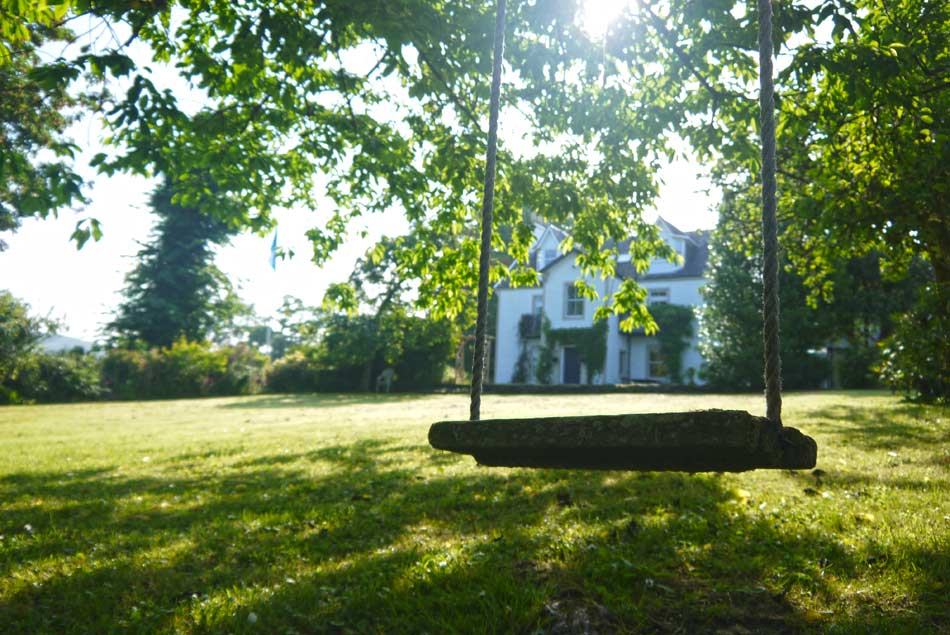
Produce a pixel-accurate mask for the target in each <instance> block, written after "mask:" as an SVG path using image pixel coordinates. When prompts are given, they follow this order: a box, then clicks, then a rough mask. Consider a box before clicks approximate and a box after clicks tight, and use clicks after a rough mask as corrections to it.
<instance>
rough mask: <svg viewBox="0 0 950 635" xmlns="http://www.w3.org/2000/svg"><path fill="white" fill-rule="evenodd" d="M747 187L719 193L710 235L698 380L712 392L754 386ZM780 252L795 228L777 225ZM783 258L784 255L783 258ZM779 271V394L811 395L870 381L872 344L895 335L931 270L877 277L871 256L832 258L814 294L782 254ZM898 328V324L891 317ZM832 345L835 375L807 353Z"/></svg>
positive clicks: (758, 379) (754, 305)
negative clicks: (830, 386)
mask: <svg viewBox="0 0 950 635" xmlns="http://www.w3.org/2000/svg"><path fill="white" fill-rule="evenodd" d="M755 200H756V191H755V189H749V188H746V189H741V188H740V189H735V190H732V191H730V192H727V194H726V196H725V198H724V201H723V204H722V206H721V207H720V210H719V224H718V225H717V227H716V230H715V232H714V233H713V238H712V243H711V254H710V281H709V283H708V284H707V285H706V287H705V288H704V289H703V295H704V297H705V300H706V304H705V307H704V309H703V313H702V319H701V326H700V331H701V334H702V338H701V348H702V352H703V356H704V357H705V359H706V361H707V365H706V367H705V368H704V369H703V373H704V375H705V377H706V378H707V379H708V380H709V381H710V382H711V383H712V384H713V385H715V386H719V387H722V388H729V389H733V390H735V389H739V390H758V389H760V388H761V387H762V381H763V380H762V373H761V370H762V364H763V362H762V359H763V352H762V350H763V349H762V337H761V331H762V317H761V303H762V299H761V298H762V295H761V294H762V282H761V271H762V268H761V267H762V265H761V256H760V254H759V253H758V251H757V249H756V245H757V244H758V241H759V235H760V233H759V232H760V229H759V225H758V219H757V218H756V216H757V214H756V211H755ZM780 240H781V242H782V244H783V246H784V245H785V244H787V243H788V242H789V241H791V240H794V230H792V229H790V226H789V224H785V225H783V231H782V234H781V236H780ZM784 253H787V252H784ZM782 259H783V263H784V265H785V266H783V267H781V268H780V271H779V295H780V301H781V309H782V327H781V329H782V330H781V338H782V339H781V354H782V373H783V380H784V385H785V387H786V388H791V389H795V388H815V387H818V386H819V385H821V383H822V382H824V381H826V380H828V379H830V378H831V377H832V375H831V372H832V370H834V378H835V380H836V381H838V382H840V384H841V386H842V387H848V388H861V387H868V386H869V385H873V384H875V383H876V378H875V374H874V371H873V367H874V366H875V362H876V361H877V347H876V344H877V342H878V341H879V340H880V339H881V338H883V337H886V336H887V335H888V334H890V333H891V332H892V331H893V329H894V324H895V316H899V315H900V314H901V313H903V312H906V311H908V310H909V309H910V308H911V307H912V306H913V304H914V302H915V298H916V297H917V295H918V293H919V292H920V291H922V290H923V289H924V288H925V287H924V285H925V283H926V281H927V280H928V279H929V278H930V277H931V275H932V273H931V268H930V266H929V264H927V263H925V262H923V261H921V260H920V259H917V260H914V261H912V262H911V263H910V264H909V266H908V267H907V268H906V269H905V270H904V271H900V270H898V271H893V270H892V271H890V272H887V271H882V269H883V264H884V263H883V260H882V257H881V255H880V254H879V253H877V252H871V253H868V254H866V255H864V256H862V257H855V258H851V259H847V260H845V259H837V260H835V261H834V263H833V269H832V271H831V272H830V273H829V274H828V279H829V280H830V281H833V283H834V287H833V289H834V292H833V293H832V292H831V289H829V290H828V292H827V293H826V294H825V295H824V296H821V295H819V296H816V295H815V294H814V293H812V292H811V290H810V289H809V288H808V287H807V286H806V281H805V279H804V278H803V277H802V276H801V275H799V274H798V272H797V270H795V269H794V268H792V267H791V266H790V264H789V263H788V261H787V258H786V257H785V256H784V255H783V256H782ZM896 319H897V320H898V321H899V320H900V318H896ZM829 345H835V348H836V350H835V356H836V358H837V360H838V361H837V362H836V365H835V368H834V369H832V368H831V367H829V365H828V364H827V362H826V361H825V360H823V359H820V358H818V357H817V356H816V355H815V351H818V350H823V349H826V348H827V347H828V346H829Z"/></svg>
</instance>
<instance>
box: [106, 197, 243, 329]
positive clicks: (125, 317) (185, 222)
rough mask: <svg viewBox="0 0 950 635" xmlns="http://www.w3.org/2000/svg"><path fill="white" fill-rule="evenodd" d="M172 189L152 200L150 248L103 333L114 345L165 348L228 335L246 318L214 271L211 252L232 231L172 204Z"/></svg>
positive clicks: (140, 257) (228, 286)
mask: <svg viewBox="0 0 950 635" xmlns="http://www.w3.org/2000/svg"><path fill="white" fill-rule="evenodd" d="M175 200H176V196H175V194H174V192H173V191H172V189H171V187H170V185H169V184H168V183H167V182H166V184H165V185H164V186H162V187H160V188H158V189H157V190H156V191H155V192H154V193H153V194H152V201H151V203H152V210H153V211H154V213H155V214H157V215H158V218H159V220H158V225H157V227H156V228H155V230H154V232H153V236H152V240H151V242H150V243H149V244H148V245H146V246H144V247H143V248H142V250H140V251H139V254H138V263H137V264H136V266H135V268H134V269H132V271H131V272H130V273H129V274H128V275H127V276H126V287H125V291H124V296H125V300H124V302H123V303H122V304H121V305H120V306H119V308H118V311H117V315H116V317H115V319H114V320H113V321H112V322H111V323H109V325H108V326H107V327H106V328H107V330H108V331H109V332H110V334H111V339H112V340H113V342H116V343H122V344H126V345H133V344H135V343H136V342H141V343H143V344H144V345H145V346H147V347H169V346H171V345H172V343H173V342H175V341H177V340H178V339H180V338H185V339H186V340H190V341H195V342H200V341H204V340H206V339H208V338H211V337H213V336H214V335H215V334H218V335H226V334H227V333H228V332H229V330H230V328H231V326H232V324H233V321H234V319H235V318H236V317H237V316H238V315H243V314H245V313H247V308H246V307H245V306H244V305H243V304H242V303H241V302H240V300H239V299H238V298H237V295H236V293H235V292H234V290H233V288H232V286H231V283H230V281H229V280H228V279H227V277H226V276H225V275H224V274H223V273H222V272H221V270H220V269H218V268H217V267H216V266H215V265H214V252H213V247H214V246H215V245H218V244H222V243H224V242H225V241H227V239H228V236H229V234H230V232H231V230H230V229H229V228H228V227H227V225H225V224H224V223H223V222H222V221H221V220H219V219H217V218H215V217H213V216H209V215H207V214H202V213H200V212H199V211H198V210H197V209H195V208H191V207H183V206H181V205H179V204H177V203H175Z"/></svg>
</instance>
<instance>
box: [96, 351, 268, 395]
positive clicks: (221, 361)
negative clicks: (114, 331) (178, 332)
mask: <svg viewBox="0 0 950 635" xmlns="http://www.w3.org/2000/svg"><path fill="white" fill-rule="evenodd" d="M266 364H267V358H266V357H265V356H264V355H261V354H260V353H258V352H257V351H255V350H253V349H251V348H249V347H247V346H245V345H239V346H234V347H223V348H218V349H212V348H211V347H210V345H208V344H206V343H199V342H189V341H187V340H184V339H181V340H178V341H177V342H175V343H174V344H172V345H171V346H169V347H167V348H161V349H152V350H149V351H142V350H125V349H112V350H110V351H108V353H107V354H106V357H105V359H104V360H103V362H102V380H103V384H104V386H105V388H106V389H107V390H108V392H109V396H111V397H113V398H116V399H162V398H166V399H167V398H179V397H204V396H212V395H215V396H223V395H246V394H251V393H254V392H257V391H259V390H260V388H261V386H262V384H263V376H264V371H265V367H266Z"/></svg>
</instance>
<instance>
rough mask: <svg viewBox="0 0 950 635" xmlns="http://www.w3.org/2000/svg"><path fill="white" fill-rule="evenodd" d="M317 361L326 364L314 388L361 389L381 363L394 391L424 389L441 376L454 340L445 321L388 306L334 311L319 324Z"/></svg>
mask: <svg viewBox="0 0 950 635" xmlns="http://www.w3.org/2000/svg"><path fill="white" fill-rule="evenodd" d="M323 326H324V331H323V337H322V339H321V342H320V348H319V354H318V357H317V359H318V361H319V365H320V366H321V367H322V368H323V369H326V370H327V371H332V373H330V372H328V374H327V376H326V377H324V378H323V380H322V381H321V385H320V387H319V389H320V390H325V391H326V390H331V391H332V390H366V389H367V386H368V385H369V382H368V381H367V379H375V377H376V376H377V375H378V374H379V373H380V372H382V371H383V370H384V369H385V368H387V367H392V368H393V369H394V370H395V372H396V382H395V383H394V385H393V387H394V388H395V389H397V390H400V391H407V390H414V389H421V388H428V387H431V386H433V385H435V384H438V383H440V382H441V381H442V377H443V374H444V372H445V368H446V366H447V365H448V364H449V363H450V361H451V359H452V357H453V355H454V353H455V347H456V343H457V335H456V329H455V328H454V326H453V325H452V323H451V322H449V321H447V320H432V319H426V318H420V317H414V316H411V315H408V314H407V313H405V312H404V311H402V310H392V311H388V312H386V313H385V314H383V315H382V316H380V317H379V318H378V319H377V317H376V316H369V315H356V316H348V315H334V316H331V317H330V318H328V319H327V320H326V322H325V323H324V325H323Z"/></svg>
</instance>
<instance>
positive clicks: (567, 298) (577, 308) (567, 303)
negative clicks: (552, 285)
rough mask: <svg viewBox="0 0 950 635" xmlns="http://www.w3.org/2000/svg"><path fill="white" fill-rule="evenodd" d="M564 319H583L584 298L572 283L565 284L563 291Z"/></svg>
mask: <svg viewBox="0 0 950 635" xmlns="http://www.w3.org/2000/svg"><path fill="white" fill-rule="evenodd" d="M564 317H569V318H582V317H584V297H583V296H581V295H580V293H579V292H578V290H577V287H575V286H574V285H573V283H570V284H567V285H566V289H565V291H564Z"/></svg>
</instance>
